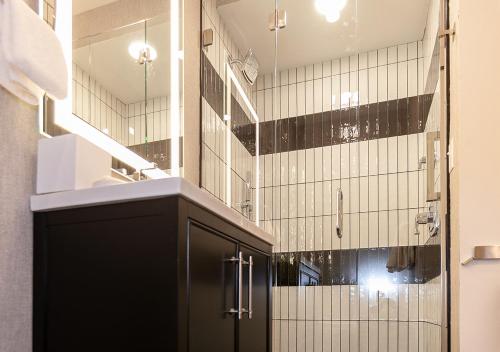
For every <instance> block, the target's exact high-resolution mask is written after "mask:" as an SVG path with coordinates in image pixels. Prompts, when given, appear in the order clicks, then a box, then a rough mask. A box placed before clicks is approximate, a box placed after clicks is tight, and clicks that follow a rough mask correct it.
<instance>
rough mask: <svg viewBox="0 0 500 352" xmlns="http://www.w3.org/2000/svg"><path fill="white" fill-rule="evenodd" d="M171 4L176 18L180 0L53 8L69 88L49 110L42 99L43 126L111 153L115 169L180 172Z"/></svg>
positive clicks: (81, 2) (118, 0) (98, 1)
mask: <svg viewBox="0 0 500 352" xmlns="http://www.w3.org/2000/svg"><path fill="white" fill-rule="evenodd" d="M173 5H177V8H176V9H174V10H176V11H175V12H176V14H177V16H179V12H180V10H179V7H178V6H179V0H173V1H172V2H171V1H168V0H163V1H155V0H146V1H144V0H142V1H139V0H93V1H88V0H72V1H71V2H64V1H60V2H58V3H57V6H55V7H56V9H57V11H56V12H57V16H56V19H55V30H56V33H58V35H59V37H60V38H61V40H62V41H63V43H64V45H65V49H66V50H67V52H66V54H67V56H68V58H71V68H72V69H71V92H72V93H71V97H70V99H68V101H66V102H55V103H54V104H53V105H54V108H53V109H52V111H51V109H50V106H51V104H50V102H49V103H48V104H47V106H48V107H49V108H48V109H46V111H47V112H46V117H45V125H50V124H51V122H52V124H53V125H57V126H59V127H61V128H63V129H64V130H66V131H68V132H71V133H77V134H81V135H83V136H84V137H85V138H87V139H91V141H92V142H94V143H95V144H97V145H99V146H100V147H102V148H103V149H106V150H107V151H108V152H110V154H111V155H112V156H113V157H114V160H113V168H114V169H118V170H120V171H121V172H123V173H126V174H128V175H131V174H132V173H134V172H135V171H139V178H140V175H141V173H142V174H144V175H147V176H149V177H153V178H157V177H165V176H167V175H168V174H179V171H178V170H179V169H180V168H181V167H182V147H181V146H182V134H183V133H182V132H183V131H182V128H183V124H182V123H181V121H182V115H183V109H182V94H181V89H182V81H181V77H182V74H180V71H181V70H182V55H179V53H181V52H182V51H181V50H180V49H181V48H180V44H179V42H180V41H179V38H180V33H179V18H178V17H177V18H176V20H175V21H172V20H171V17H170V14H172V15H174V13H172V7H175V6H173ZM68 29H70V30H69V33H72V35H71V38H69V36H68V32H65V31H67V30H68ZM172 38H177V40H174V43H172ZM172 44H174V45H176V48H175V49H173V48H171V47H172ZM69 51H71V52H69ZM173 53H175V55H172V54H173ZM172 58H173V59H172ZM172 73H173V74H174V80H172V79H171V77H172ZM172 89H173V90H174V92H173V93H174V94H173V95H172ZM172 96H173V97H174V99H173V100H172V99H171V97H172ZM172 111H174V113H173V114H172V113H171V112H172ZM51 114H52V115H53V116H47V115H51ZM50 127H51V126H47V128H46V130H51V128H50ZM52 127H53V126H52ZM54 130H57V129H55V128H52V132H53V131H54ZM61 132H62V131H61ZM52 134H53V133H52ZM174 150H175V151H176V153H175V155H176V157H174V158H172V152H173V151H174ZM172 165H174V167H172ZM136 178H137V174H136Z"/></svg>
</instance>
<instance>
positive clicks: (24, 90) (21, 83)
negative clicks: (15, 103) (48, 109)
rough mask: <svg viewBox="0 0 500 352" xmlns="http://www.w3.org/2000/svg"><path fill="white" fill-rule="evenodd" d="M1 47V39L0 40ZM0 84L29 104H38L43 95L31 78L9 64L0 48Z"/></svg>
mask: <svg viewBox="0 0 500 352" xmlns="http://www.w3.org/2000/svg"><path fill="white" fill-rule="evenodd" d="M0 47H1V41H0ZM0 85H2V86H3V87H4V88H5V89H7V90H8V91H9V92H11V93H12V94H14V95H15V96H16V97H18V98H19V99H21V100H23V101H24V102H26V103H28V104H30V105H38V102H39V101H40V98H41V97H42V95H43V90H41V89H40V87H38V86H37V85H36V84H35V83H33V81H32V80H30V79H29V78H28V77H26V75H24V74H23V73H22V72H20V71H19V70H18V69H17V68H16V67H13V66H11V65H10V64H9V63H8V62H7V61H6V60H5V57H4V56H3V50H1V49H0Z"/></svg>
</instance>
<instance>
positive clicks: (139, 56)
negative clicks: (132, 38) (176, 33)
mask: <svg viewBox="0 0 500 352" xmlns="http://www.w3.org/2000/svg"><path fill="white" fill-rule="evenodd" d="M128 53H129V54H130V56H132V58H133V59H134V60H135V61H137V62H138V63H139V64H141V65H143V64H145V63H150V62H151V61H153V60H155V59H156V58H157V57H158V53H157V52H156V49H155V48H153V47H152V46H151V45H149V44H147V43H144V42H132V43H130V45H129V46H128Z"/></svg>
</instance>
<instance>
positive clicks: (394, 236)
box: [254, 42, 439, 351]
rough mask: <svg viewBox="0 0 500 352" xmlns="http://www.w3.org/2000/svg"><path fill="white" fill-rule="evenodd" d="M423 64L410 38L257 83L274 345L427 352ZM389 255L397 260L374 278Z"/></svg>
mask: <svg viewBox="0 0 500 352" xmlns="http://www.w3.org/2000/svg"><path fill="white" fill-rule="evenodd" d="M423 67H424V53H423V46H422V43H421V42H414V43H409V44H404V45H399V46H395V47H391V48H385V49H380V50H376V51H372V52H369V53H362V54H359V55H354V56H351V57H345V58H341V59H335V60H331V61H327V62H323V63H320V64H315V65H310V66H307V67H300V68H296V69H290V70H287V71H283V72H281V73H280V81H279V83H280V84H279V87H277V88H274V90H275V91H273V87H272V80H271V79H270V78H268V77H262V78H261V79H260V80H259V81H258V84H257V87H256V89H255V91H254V99H255V101H256V106H257V111H258V114H259V116H260V117H263V120H264V121H266V122H263V123H262V124H261V136H262V138H261V150H262V153H263V154H265V155H262V156H260V158H261V165H262V167H261V185H263V188H262V189H261V202H262V203H261V208H262V209H264V211H263V213H262V218H261V221H262V222H261V223H262V226H263V227H264V228H265V229H267V230H268V231H269V232H271V233H273V234H274V236H275V238H276V241H277V244H276V248H275V252H276V253H277V254H276V258H275V260H276V263H275V264H276V265H275V267H276V268H277V270H276V272H275V285H276V287H275V288H274V292H273V294H274V301H273V308H274V311H273V318H274V319H273V323H274V325H273V329H274V339H273V348H274V350H275V351H279V350H281V351H323V350H324V351H368V350H370V351H374V350H377V351H431V350H435V349H430V348H426V347H425V345H424V341H426V340H429V339H425V338H424V337H425V336H430V335H432V334H431V333H430V332H428V330H429V326H428V324H424V322H423V321H424V317H425V316H426V314H425V312H424V311H423V310H424V309H425V307H429V304H428V301H429V300H431V297H430V295H427V294H424V292H422V291H421V289H422V288H425V287H426V285H425V284H424V283H426V282H430V281H432V280H433V279H434V278H435V277H436V276H437V275H438V274H439V273H437V272H436V270H435V269H436V268H435V267H436V265H435V262H436V259H437V260H438V258H435V257H436V256H435V252H436V247H435V246H425V244H426V243H427V241H428V237H429V236H428V233H427V232H426V230H425V229H424V227H423V226H420V233H421V234H420V235H419V236H416V235H414V234H413V221H414V218H415V215H416V214H417V213H418V212H422V211H424V209H425V187H426V184H425V179H426V175H425V170H424V169H419V158H420V157H421V156H424V155H425V149H424V148H425V138H424V133H423V132H424V128H425V122H426V118H427V112H428V111H429V103H430V101H431V96H427V95H425V92H424V86H425V83H424V82H425V79H424V70H423ZM274 94H275V95H276V96H277V97H278V101H274V103H275V105H273V95H274ZM273 106H274V107H275V108H274V109H273ZM272 136H276V142H274V144H272V143H273V142H272V141H273V140H274V139H273V138H271V137H272ZM269 141H271V142H269ZM269 143H271V145H269ZM339 187H340V188H341V189H342V190H343V193H344V212H345V215H344V235H343V237H342V239H339V238H337V236H336V234H335V229H334V224H335V215H336V207H335V201H334V199H335V190H336V189H337V188H339ZM411 251H414V253H415V258H414V259H413V261H412V259H405V258H406V255H407V254H408V253H410V252H411ZM391 253H399V254H397V263H398V264H397V265H396V266H400V267H399V269H396V272H395V273H394V274H391V275H385V274H387V269H386V265H388V263H387V261H388V258H389V257H391V255H393V254H391ZM346 255H347V256H346ZM408 255H409V254H408ZM353 257H354V259H353ZM369 258H371V259H369ZM373 258H375V260H374V261H373ZM370 260H372V261H370ZM406 260H409V262H406ZM365 261H367V263H365V264H363V263H364V262H365ZM400 261H402V262H400ZM427 264H429V265H430V266H432V265H433V266H434V267H431V268H430V267H429V265H427ZM301 266H304V268H305V269H304V270H302V269H301V270H299V271H300V273H299V275H303V274H304V273H307V271H308V270H309V271H311V270H312V274H311V272H310V273H309V274H308V275H309V276H308V280H309V281H307V282H303V278H302V276H301V277H299V278H298V279H297V278H296V277H295V275H296V274H297V272H295V271H293V270H292V268H297V267H301ZM433 269H434V270H433ZM370 270H372V271H370ZM398 270H400V272H397V271H398ZM370 273H371V274H370ZM375 273H378V274H377V275H375ZM315 275H316V277H315ZM311 280H312V281H311Z"/></svg>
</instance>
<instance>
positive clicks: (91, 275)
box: [34, 216, 177, 352]
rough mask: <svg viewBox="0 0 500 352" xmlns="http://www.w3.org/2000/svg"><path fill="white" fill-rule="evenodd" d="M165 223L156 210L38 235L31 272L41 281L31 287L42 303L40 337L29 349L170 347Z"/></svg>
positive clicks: (172, 309)
mask: <svg viewBox="0 0 500 352" xmlns="http://www.w3.org/2000/svg"><path fill="white" fill-rule="evenodd" d="M163 223H164V221H162V219H161V217H159V216H144V217H138V218H131V219H116V220H107V221H96V222H82V223H76V224H62V225H57V226H52V227H50V228H49V229H48V230H47V231H46V232H44V233H39V234H37V235H38V236H40V237H41V239H39V240H38V239H37V241H36V242H37V243H39V242H41V243H39V246H38V247H36V248H35V257H36V259H37V262H38V263H39V264H42V265H41V266H37V267H35V274H36V275H37V278H38V280H44V284H43V287H37V293H38V294H39V295H41V297H42V301H43V303H41V304H37V305H36V307H35V309H36V310H37V311H36V312H35V315H36V316H42V323H41V324H39V323H37V324H35V327H34V334H35V336H43V342H42V341H41V340H40V339H35V344H34V351H43V352H68V351H72V352H88V351H93V352H110V351H120V352H132V351H148V352H154V351H161V350H166V349H168V348H169V347H171V346H172V344H173V343H175V335H173V334H174V333H175V326H172V325H169V323H168V320H167V319H166V318H165V317H170V316H175V313H176V309H177V307H176V304H175V295H174V294H173V291H172V290H171V282H175V273H174V275H169V273H168V270H170V268H172V262H171V258H172V256H171V255H169V251H168V248H170V247H172V244H171V243H170V242H169V239H172V238H174V239H175V233H165V227H164V226H162V225H161V224H163ZM42 238H43V239H42ZM174 243H175V242H174ZM173 260H174V261H175V258H174V259H173ZM40 277H42V278H40ZM166 278H171V280H170V282H169V281H168V280H167V279H166ZM172 278H173V279H172ZM36 298H37V299H39V297H38V295H37V296H36ZM38 321H39V320H35V322H38Z"/></svg>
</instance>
